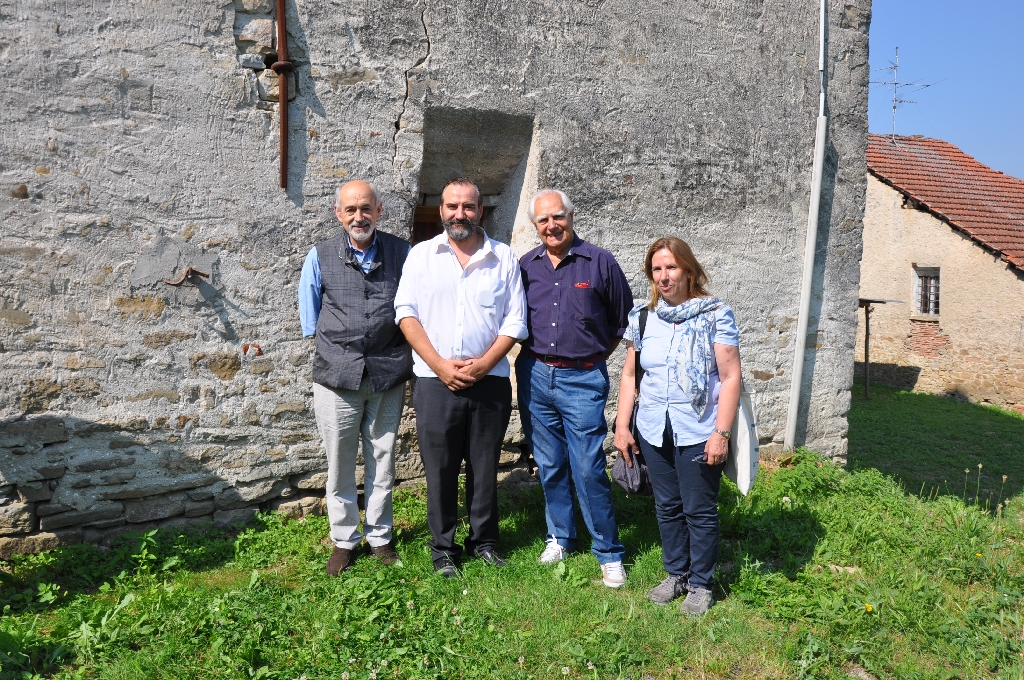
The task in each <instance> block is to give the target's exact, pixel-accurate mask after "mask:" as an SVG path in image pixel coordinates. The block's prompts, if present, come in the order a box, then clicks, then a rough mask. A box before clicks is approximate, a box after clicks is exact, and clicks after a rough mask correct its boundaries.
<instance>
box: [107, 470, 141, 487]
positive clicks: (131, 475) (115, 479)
mask: <svg viewBox="0 0 1024 680" xmlns="http://www.w3.org/2000/svg"><path fill="white" fill-rule="evenodd" d="M135 476H136V473H135V471H134V470H118V471H117V472H111V473H110V474H107V475H100V482H99V483H100V484H102V485H103V486H113V485H116V484H124V483H125V482H130V481H131V480H133V479H135Z"/></svg>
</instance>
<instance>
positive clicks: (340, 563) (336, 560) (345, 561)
mask: <svg viewBox="0 0 1024 680" xmlns="http://www.w3.org/2000/svg"><path fill="white" fill-rule="evenodd" d="M354 559H355V558H354V557H353V554H352V551H351V550H349V549H348V548H339V547H338V546H334V552H332V553H331V556H330V558H329V559H328V560H327V574H328V575H329V576H337V575H338V574H340V573H341V572H343V571H345V570H346V569H348V568H349V566H351V564H352V561H353V560H354Z"/></svg>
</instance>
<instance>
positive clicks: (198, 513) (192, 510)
mask: <svg viewBox="0 0 1024 680" xmlns="http://www.w3.org/2000/svg"><path fill="white" fill-rule="evenodd" d="M213 510H214V507H213V499H210V500H208V501H187V502H186V503H185V517H202V516H203V515H209V514H212V513H213Z"/></svg>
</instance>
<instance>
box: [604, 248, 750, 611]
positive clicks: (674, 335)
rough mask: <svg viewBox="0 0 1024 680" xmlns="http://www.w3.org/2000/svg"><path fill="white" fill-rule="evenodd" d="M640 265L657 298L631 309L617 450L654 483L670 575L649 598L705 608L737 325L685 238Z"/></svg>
mask: <svg viewBox="0 0 1024 680" xmlns="http://www.w3.org/2000/svg"><path fill="white" fill-rule="evenodd" d="M644 270H645V271H646V273H647V279H648V281H649V282H650V284H651V299H650V302H648V303H646V304H642V305H637V306H636V307H635V308H634V309H633V310H632V311H631V312H630V314H629V327H628V329H627V330H626V334H625V336H624V339H625V340H626V341H627V342H628V343H629V344H628V349H627V353H626V364H625V366H624V367H623V369H622V381H621V383H620V385H619V408H618V415H617V418H616V427H615V432H616V434H615V448H616V449H618V450H619V453H620V455H622V457H623V458H624V459H625V461H626V463H627V464H628V465H632V457H633V455H635V453H636V452H637V451H638V450H639V452H640V453H641V454H642V455H643V457H644V460H645V461H646V463H647V469H648V473H649V474H650V479H651V486H652V487H653V489H654V500H655V508H656V510H657V516H658V528H659V530H660V531H661V543H662V555H663V561H664V564H665V571H667V572H668V578H666V579H665V580H664V581H662V582H661V584H659V585H658V586H656V587H655V588H653V589H652V590H651V591H650V592H649V593H648V594H647V599H649V600H650V601H651V602H654V603H655V604H668V603H669V602H671V601H672V600H674V599H676V598H677V597H680V596H682V595H683V594H684V593H685V594H686V599H685V600H683V602H682V604H681V605H680V610H681V611H683V612H686V613H687V614H690V615H691V616H701V615H702V614H704V613H705V612H707V610H708V608H710V607H711V605H712V603H713V601H714V600H713V598H712V595H711V589H712V587H713V585H714V580H713V578H714V574H715V567H716V566H717V564H718V488H719V483H720V481H721V478H722V470H723V468H724V467H725V459H726V457H727V456H728V455H729V435H730V432H731V430H732V426H733V421H734V420H735V418H736V410H737V408H738V406H739V400H740V355H739V330H738V329H737V328H736V320H735V318H734V316H733V313H732V309H730V308H729V306H728V305H726V304H725V303H724V302H722V301H721V300H719V299H717V298H713V297H711V296H710V295H709V294H708V292H707V289H706V287H705V286H706V285H707V275H706V274H705V273H704V269H703V267H701V266H700V263H699V262H697V258H695V257H694V255H693V251H692V250H690V246H688V245H687V244H686V242H685V241H683V240H681V239H678V238H662V239H658V240H657V241H655V242H654V245H652V246H651V247H650V249H649V250H648V251H647V257H646V258H645V261H644ZM641 317H644V319H645V323H643V324H642V325H643V327H644V330H643V333H642V334H641V332H640V327H641ZM641 335H642V337H641ZM638 357H639V370H641V371H642V376H643V379H642V382H641V383H640V404H639V408H638V409H637V414H636V424H635V430H636V432H637V434H638V436H637V437H636V438H634V436H633V434H632V433H631V432H630V427H629V421H630V416H631V414H632V412H633V403H634V399H635V394H634V392H635V380H636V371H637V370H638V368H637V358H638Z"/></svg>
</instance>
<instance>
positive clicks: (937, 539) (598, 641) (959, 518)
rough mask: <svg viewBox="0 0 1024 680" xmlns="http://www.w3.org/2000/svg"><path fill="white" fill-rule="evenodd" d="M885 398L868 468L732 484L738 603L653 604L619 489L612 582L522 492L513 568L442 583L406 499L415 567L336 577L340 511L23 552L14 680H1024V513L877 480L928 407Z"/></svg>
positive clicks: (796, 460)
mask: <svg viewBox="0 0 1024 680" xmlns="http://www.w3.org/2000/svg"><path fill="white" fill-rule="evenodd" d="M911 396H917V395H911ZM886 400H888V401H889V406H888V409H886V407H885V402H886ZM924 403H925V406H926V407H929V406H936V405H937V407H938V408H944V407H945V406H947V405H951V406H953V407H954V409H953V411H952V412H951V413H953V414H954V415H949V414H946V415H944V416H942V418H940V420H950V419H952V418H954V417H955V414H958V413H960V412H961V411H960V409H963V408H964V407H965V406H969V405H964V404H957V403H956V402H954V401H948V402H947V401H941V400H940V401H938V402H924ZM876 404H877V406H878V408H879V409H880V411H881V415H878V416H870V417H869V414H865V410H867V409H865V405H863V404H855V413H854V415H852V416H851V424H852V425H851V435H850V437H851V461H853V460H857V461H858V463H857V466H859V467H858V469H855V470H852V471H849V472H848V471H844V470H842V469H840V468H837V467H835V466H833V465H831V464H829V463H827V462H824V461H822V460H821V459H819V458H817V457H816V456H814V455H813V454H810V453H806V452H801V453H799V454H797V455H795V456H793V457H792V458H791V459H790V460H788V461H787V463H786V466H785V467H782V468H779V469H775V470H766V471H764V473H763V474H762V475H761V476H760V477H759V479H758V482H757V485H756V486H755V488H754V490H753V491H752V493H751V495H750V496H748V497H743V496H741V495H739V493H738V492H737V491H736V489H735V488H734V487H732V486H731V485H726V487H725V488H723V492H722V494H721V517H722V519H721V521H722V534H723V543H722V553H721V567H720V572H719V585H718V587H717V588H716V592H715V597H716V599H717V600H719V602H718V604H716V606H715V607H714V608H712V610H711V612H710V613H709V614H708V615H707V616H705V617H703V618H702V619H690V618H687V617H683V616H680V615H679V613H678V610H677V609H676V608H675V607H672V606H670V607H656V606H654V605H651V604H650V603H648V602H647V601H646V600H645V599H644V596H645V594H646V591H647V589H649V588H650V587H652V586H654V585H655V584H657V583H658V582H659V581H660V580H661V578H663V576H664V573H663V571H662V568H661V552H660V547H659V542H658V532H657V523H656V521H655V520H654V514H653V506H652V502H651V500H650V499H648V498H638V497H632V498H626V497H625V496H624V495H622V494H619V493H617V495H616V499H615V500H616V509H617V514H618V519H619V523H620V528H621V533H622V538H623V541H624V543H625V544H626V546H627V548H628V549H629V550H630V553H629V554H628V555H627V561H628V563H629V565H630V566H629V580H628V583H627V586H626V587H625V588H624V589H622V590H621V591H611V590H609V589H607V588H605V587H604V586H602V585H600V581H597V583H595V580H596V579H598V577H599V569H598V566H597V562H596V561H595V560H594V558H593V557H592V556H591V555H589V554H588V553H581V554H574V555H573V556H572V557H571V558H570V559H569V560H567V562H566V563H565V567H564V568H556V569H552V568H549V567H542V566H541V565H539V564H537V562H536V558H537V555H538V554H539V553H540V551H541V549H542V547H543V542H542V536H543V533H544V516H543V498H542V496H541V495H540V492H539V490H537V489H536V488H533V489H527V490H525V491H523V492H520V493H516V494H510V493H508V494H503V495H502V496H501V500H500V502H501V517H502V520H501V529H502V545H501V548H502V550H503V551H504V552H505V553H506V554H507V555H508V556H509V558H510V565H509V566H508V567H506V568H504V569H489V568H486V567H485V566H484V565H483V564H481V563H480V562H479V561H467V562H466V563H465V564H464V575H463V578H461V579H458V580H454V581H445V580H442V579H439V578H437V577H434V576H432V575H431V564H430V555H429V550H428V548H427V545H426V541H427V540H428V537H429V534H428V532H427V530H426V526H425V503H424V500H423V494H422V492H421V491H418V490H413V491H405V492H400V493H399V494H398V496H397V502H396V506H397V507H396V514H397V520H398V523H399V524H400V525H401V527H402V530H401V532H400V535H399V546H398V548H399V553H400V554H401V556H402V560H403V564H402V565H401V566H399V567H392V568H384V567H381V566H379V565H378V564H376V563H375V561H374V560H372V559H370V558H367V557H365V556H364V557H363V558H361V559H359V560H357V562H356V564H355V566H354V567H353V569H352V570H350V571H349V572H347V573H346V574H345V575H344V576H343V577H342V578H338V579H332V578H329V577H327V576H326V574H325V573H324V571H323V567H324V563H325V561H326V559H327V556H328V554H329V551H330V548H329V546H328V545H325V541H324V540H323V539H324V537H325V536H326V534H327V531H328V527H327V522H326V520H325V519H324V518H309V519H307V520H306V521H303V522H293V521H291V522H289V521H285V520H284V519H282V518H281V517H278V516H274V515H267V516H261V517H260V519H259V521H258V526H256V527H254V528H251V529H247V530H245V531H244V532H242V533H240V534H237V535H236V534H231V533H224V532H210V533H208V534H205V535H196V534H188V535H183V534H175V533H171V532H160V533H153V534H146V535H143V536H140V537H136V538H135V539H133V540H131V541H126V542H124V543H121V544H118V545H117V546H115V547H114V548H113V549H111V550H106V551H103V550H99V549H97V548H93V547H91V546H86V545H79V546H69V547H65V548H61V549H58V550H54V551H52V552H49V553H46V554H43V555H35V556H23V557H19V558H17V559H15V560H14V561H12V562H10V563H7V564H6V565H4V567H3V569H0V605H2V606H3V611H4V615H3V617H2V618H0V678H2V679H6V678H33V677H37V676H41V677H60V678H71V677H83V678H125V679H128V678H131V679H133V680H134V679H136V678H197V679H198V678H204V679H205V678H250V679H251V678H288V679H297V678H302V677H305V678H306V679H307V680H313V679H314V678H325V679H326V678H331V679H335V680H336V679H339V678H346V677H347V678H350V679H354V678H377V679H378V680H381V679H383V678H392V677H396V678H484V677H487V678H492V677H493V678H562V677H566V676H568V677H571V678H630V677H632V678H633V679H634V680H642V679H644V678H647V677H648V676H649V677H652V678H659V679H660V678H673V677H678V678H684V677H685V678H762V677H767V678H795V677H817V678H844V677H846V675H847V672H848V670H849V669H850V668H851V666H852V665H854V664H856V665H858V666H860V667H863V668H865V669H867V670H868V671H869V672H870V673H872V674H873V675H875V676H876V677H879V678H883V677H898V678H964V679H967V678H980V677H986V678H1005V679H1010V678H1013V679H1019V678H1024V669H1022V663H1021V661H1022V653H1024V618H1022V611H1021V608H1022V604H1024V600H1022V598H1024V569H1022V567H1021V558H1022V557H1024V549H1022V547H1021V546H1022V545H1024V501H1022V499H1021V498H1020V497H1017V498H1014V499H1012V500H1011V501H1009V503H1008V504H1007V505H1006V507H1005V509H1004V510H1003V511H1002V512H1000V513H993V512H986V511H985V508H984V500H985V495H984V493H982V494H981V500H982V503H981V507H977V506H976V505H975V504H974V502H973V500H974V499H973V495H971V494H968V499H967V500H968V503H966V504H965V503H964V502H963V499H962V497H961V496H960V494H959V493H951V494H949V495H939V496H938V497H936V496H935V495H934V494H932V493H925V494H923V496H920V497H919V496H917V495H915V494H907V493H906V492H905V490H904V489H903V488H902V486H901V484H900V482H899V481H898V480H896V479H894V478H893V477H891V476H887V475H886V474H883V473H882V472H881V471H879V470H878V469H874V468H870V467H865V458H866V457H867V456H869V455H878V456H880V458H881V459H884V451H883V450H882V449H883V447H884V446H891V445H894V444H893V442H892V439H891V437H890V438H889V439H888V440H887V439H886V438H884V437H881V436H879V438H878V439H877V440H876V441H877V442H880V443H878V444H877V446H878V447H879V453H877V454H874V453H872V452H870V451H866V450H864V452H862V449H860V448H859V447H862V446H864V444H863V442H865V441H868V440H869V439H870V438H869V437H867V436H866V435H867V433H866V432H865V431H864V429H865V428H867V429H877V427H878V425H877V424H876V423H875V422H873V421H872V420H871V418H872V417H875V418H877V419H878V420H879V421H885V420H886V419H888V420H895V421H898V420H899V419H900V418H906V419H910V414H907V413H903V412H902V411H903V410H905V409H908V408H912V409H918V408H920V406H919V405H918V402H916V401H914V400H907V399H905V398H904V395H901V394H899V393H896V392H891V393H889V392H883V390H881V389H876V398H875V399H873V400H872V402H871V404H870V405H869V407H868V408H870V409H874V408H876ZM907 404H909V405H910V406H907ZM971 408H974V407H971ZM886 411H888V415H886ZM992 413H995V412H989V411H985V412H984V414H983V415H986V417H995V416H993V415H992ZM996 415H998V416H999V418H997V420H999V419H1000V418H1002V417H1003V416H1002V414H998V413H997V414H996ZM929 417H930V416H929ZM967 421H968V424H969V422H970V421H971V419H970V418H967ZM1000 422H1001V420H1000ZM1007 422H1008V423H1010V424H1009V425H1006V427H1009V428H1010V429H1011V430H1012V427H1013V426H1014V425H1013V423H1014V422H1016V421H1007ZM964 426H965V425H962V426H961V427H964ZM933 429H934V428H933ZM953 429H954V430H955V429H956V428H953ZM873 436H874V435H873ZM906 436H910V435H906ZM941 441H942V438H941V437H940V438H939V439H937V440H935V441H932V440H929V442H930V443H929V444H928V445H931V446H938V444H936V442H939V443H941ZM968 441H969V440H968ZM903 446H905V447H908V448H909V449H910V451H907V452H904V454H903V455H907V456H915V457H916V458H917V459H918V460H920V461H922V462H924V461H928V460H931V458H930V457H929V455H926V454H925V453H923V452H921V451H919V450H917V449H915V448H914V445H913V444H908V443H907V442H906V441H904V443H903ZM947 448H948V447H947ZM986 450H987V449H986ZM963 455H973V454H972V453H971V452H970V451H967V452H965V453H964V454H963ZM933 457H934V458H943V459H945V458H950V459H952V460H953V461H956V462H955V463H950V464H951V465H953V464H955V465H959V464H960V463H959V462H958V461H959V460H960V459H959V458H956V451H953V452H949V451H947V450H945V449H942V448H938V449H936V450H935V451H934V452H933ZM1009 458H1010V457H1008V458H1007V459H1003V458H998V459H992V458H982V459H981V460H983V462H984V466H985V469H986V470H987V469H988V468H989V466H990V465H992V466H993V467H995V466H997V465H998V464H1001V463H1003V462H1013V461H1010V460H1009ZM1015 464H1017V465H1019V463H1015ZM879 466H881V463H879ZM961 469H962V468H961ZM888 471H889V472H890V473H892V474H901V475H902V474H906V475H910V474H912V473H913V472H914V469H913V468H912V467H908V468H907V469H906V471H905V472H900V471H897V470H892V469H890V470H888ZM995 472H998V470H996V471H995ZM932 473H933V470H925V471H923V472H918V473H917V474H932ZM1013 474H1014V475H1016V474H1018V473H1016V472H1015V473H1013ZM901 479H904V480H906V481H908V482H909V481H910V480H912V479H918V478H914V477H902V476H901ZM984 481H985V477H982V482H983V483H984ZM982 488H983V489H984V486H982ZM913 491H915V493H916V491H917V489H913ZM957 492H959V489H958V490H957ZM463 531H464V530H463ZM346 673H347V674H348V675H347V676H346V675H345V674H346Z"/></svg>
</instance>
